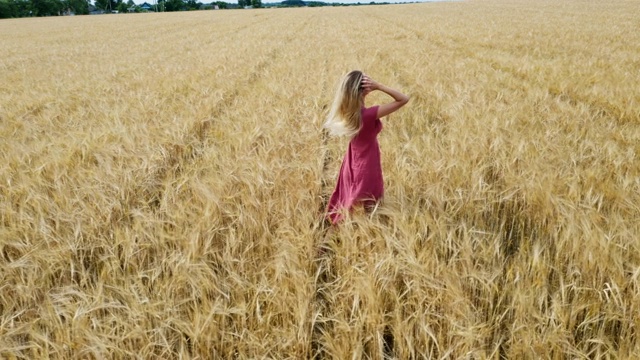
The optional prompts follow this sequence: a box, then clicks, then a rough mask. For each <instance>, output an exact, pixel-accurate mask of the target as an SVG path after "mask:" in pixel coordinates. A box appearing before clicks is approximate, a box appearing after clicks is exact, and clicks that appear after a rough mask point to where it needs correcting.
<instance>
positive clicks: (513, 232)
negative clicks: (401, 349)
mask: <svg viewBox="0 0 640 360" xmlns="http://www.w3.org/2000/svg"><path fill="white" fill-rule="evenodd" d="M368 15H370V16H372V17H374V18H376V19H378V20H380V21H383V22H385V23H387V24H390V25H392V26H395V27H396V28H398V29H400V30H401V31H404V32H406V33H407V34H408V36H409V37H410V38H417V39H418V40H424V39H425V37H426V35H425V33H423V32H421V31H419V30H416V29H412V28H408V27H406V26H404V25H403V24H401V23H397V22H395V21H393V20H391V19H386V18H382V17H379V16H376V15H373V14H368ZM448 40H449V41H447V40H445V39H440V38H437V37H433V38H429V42H430V44H431V46H433V47H436V48H440V49H445V50H448V51H450V52H451V53H453V54H457V55H459V57H461V58H469V59H474V60H477V61H479V62H480V63H482V64H484V65H485V66H487V67H488V68H490V69H491V70H492V71H494V72H503V73H506V74H509V75H510V76H512V77H513V78H514V79H515V80H516V82H517V83H518V84H519V85H520V86H521V87H523V88H525V87H533V88H538V89H540V90H542V91H544V92H546V93H547V94H549V96H550V97H551V98H552V99H553V100H554V101H558V102H563V103H568V104H570V105H572V106H584V107H585V108H586V109H587V110H588V113H589V114H590V116H592V117H594V118H601V119H605V120H608V121H615V122H619V123H622V124H625V123H626V124H629V123H637V122H638V121H640V114H625V113H621V112H620V111H619V110H617V109H615V108H614V107H613V105H611V104H609V103H607V102H597V101H595V100H593V99H589V98H587V97H585V96H584V95H580V94H578V93H576V92H575V89H572V88H571V87H567V88H565V89H561V88H560V87H559V86H556V85H555V84H553V83H548V82H539V81H536V80H535V79H532V78H531V77H530V76H529V75H528V74H527V73H526V72H525V71H522V70H521V69H519V68H517V63H518V61H520V62H522V61H523V59H522V57H519V56H518V55H517V54H513V53H510V52H507V51H504V50H500V49H497V48H495V47H493V46H491V45H488V44H474V45H472V46H468V45H463V44H461V43H460V40H459V39H456V38H448ZM485 54H486V55H485ZM401 60H404V61H407V60H406V59H401ZM534 60H535V59H534ZM380 61H385V62H387V63H389V64H390V65H391V66H392V70H393V71H394V72H395V73H396V74H395V75H396V76H397V78H398V80H399V81H400V82H401V84H402V85H403V86H406V85H407V84H409V81H410V74H408V73H407V72H406V71H404V70H403V69H404V67H403V66H402V64H401V63H400V60H398V59H394V58H392V57H390V56H389V55H388V54H386V53H382V54H380ZM510 205H513V206H518V205H522V204H510ZM505 206H506V205H505ZM502 212H503V213H505V212H504V211H502ZM500 222H504V223H503V226H504V227H505V229H504V231H505V236H504V238H503V239H502V248H501V251H500V254H501V255H502V257H503V265H502V271H501V275H500V276H499V279H498V281H497V282H498V284H505V283H507V282H508V279H509V275H508V274H509V272H510V271H511V268H512V260H513V259H514V258H515V257H516V256H517V254H518V253H519V252H520V245H521V244H520V240H519V236H518V234H517V232H518V231H519V230H518V225H522V224H524V225H525V228H526V229H527V230H521V231H534V232H535V228H536V224H534V223H531V222H528V221H526V220H523V219H509V218H508V216H507V217H506V218H504V219H496V223H500ZM550 251H552V252H555V249H554V248H553V247H552V248H551V249H550ZM555 276H556V275H555V274H553V273H551V274H549V278H550V279H552V278H554V277H555ZM470 296H472V297H475V296H479V295H478V294H473V293H472V294H470ZM511 297H512V295H511V294H509V293H502V292H500V291H499V289H498V291H496V292H495V293H493V294H491V298H492V301H491V304H490V306H489V308H488V309H487V314H486V315H487V319H488V320H489V319H491V318H497V319H498V320H497V321H496V322H495V323H494V324H493V330H492V332H491V333H490V334H489V336H488V337H487V339H486V349H487V352H488V353H490V352H491V351H492V349H495V350H496V351H497V353H498V356H499V357H500V358H507V357H508V355H509V351H510V344H511V343H512V342H513V339H512V338H511V337H510V332H509V330H508V329H510V328H511V327H512V325H513V321H514V314H513V309H511V308H510V306H509V304H510V302H511V301H512V299H511ZM391 341H392V339H391ZM385 342H386V339H385ZM385 345H386V344H385ZM391 345H393V342H391ZM385 352H386V351H385ZM385 355H386V354H385Z"/></svg>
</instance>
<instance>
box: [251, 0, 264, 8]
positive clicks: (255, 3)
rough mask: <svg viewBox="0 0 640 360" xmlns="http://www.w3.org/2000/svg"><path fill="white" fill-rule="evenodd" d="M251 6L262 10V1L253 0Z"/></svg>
mask: <svg viewBox="0 0 640 360" xmlns="http://www.w3.org/2000/svg"><path fill="white" fill-rule="evenodd" d="M251 6H253V7H254V8H261V7H262V0H251Z"/></svg>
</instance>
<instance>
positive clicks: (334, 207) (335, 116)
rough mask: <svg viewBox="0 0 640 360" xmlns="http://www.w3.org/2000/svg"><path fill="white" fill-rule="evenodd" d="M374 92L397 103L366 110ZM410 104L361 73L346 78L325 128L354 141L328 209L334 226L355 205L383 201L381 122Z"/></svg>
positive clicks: (397, 93)
mask: <svg viewBox="0 0 640 360" xmlns="http://www.w3.org/2000/svg"><path fill="white" fill-rule="evenodd" d="M374 90H379V91H382V92H384V93H386V94H388V95H390V96H391V97H392V98H393V99H394V101H393V102H390V103H388V104H383V105H376V106H372V107H369V108H365V107H364V99H365V97H366V96H367V95H368V94H369V93H370V92H372V91H374ZM408 101H409V97H408V96H407V95H404V94H402V93H400V92H399V91H397V90H394V89H391V88H389V87H387V86H385V85H382V84H380V83H377V82H375V81H373V80H372V79H371V78H369V77H368V76H367V75H365V74H363V73H362V72H361V71H357V70H356V71H352V72H350V73H349V74H347V75H346V76H345V77H344V78H343V80H342V83H341V84H340V87H339V88H338V91H337V93H336V97H335V99H334V101H333V106H332V108H331V112H330V113H329V116H328V118H327V121H326V122H325V124H324V127H325V128H327V129H328V130H329V132H330V133H331V134H332V135H337V136H341V135H347V136H350V137H351V141H350V142H349V148H348V149H347V153H346V154H345V156H344V159H343V160H342V167H341V168H340V174H339V175H338V183H337V184H336V188H335V190H334V192H333V195H332V196H331V199H330V200H329V205H328V207H327V217H328V219H329V220H330V221H331V223H332V224H336V223H338V222H339V221H340V220H341V219H342V216H343V212H344V211H345V210H350V209H351V208H352V207H353V206H354V205H356V204H363V205H364V206H365V207H366V208H368V209H369V208H371V207H373V206H374V205H375V204H376V202H377V201H378V200H380V199H381V198H382V195H383V193H384V184H383V180H382V167H381V165H380V147H379V145H378V139H377V136H378V133H379V132H380V131H381V130H382V122H381V121H380V118H381V117H384V116H387V115H389V114H391V113H392V112H394V111H396V110H398V109H400V108H401V107H402V106H403V105H404V104H406V103H407V102H408Z"/></svg>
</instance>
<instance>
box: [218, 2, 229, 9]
mask: <svg viewBox="0 0 640 360" xmlns="http://www.w3.org/2000/svg"><path fill="white" fill-rule="evenodd" d="M216 5H218V8H219V9H226V8H227V3H226V2H224V1H216Z"/></svg>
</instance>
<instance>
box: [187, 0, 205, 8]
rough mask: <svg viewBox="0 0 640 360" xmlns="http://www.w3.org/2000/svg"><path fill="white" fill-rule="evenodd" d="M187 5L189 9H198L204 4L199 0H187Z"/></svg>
mask: <svg viewBox="0 0 640 360" xmlns="http://www.w3.org/2000/svg"><path fill="white" fill-rule="evenodd" d="M186 6H187V9H189V10H197V9H200V6H202V3H201V2H198V1H197V0H187V3H186Z"/></svg>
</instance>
